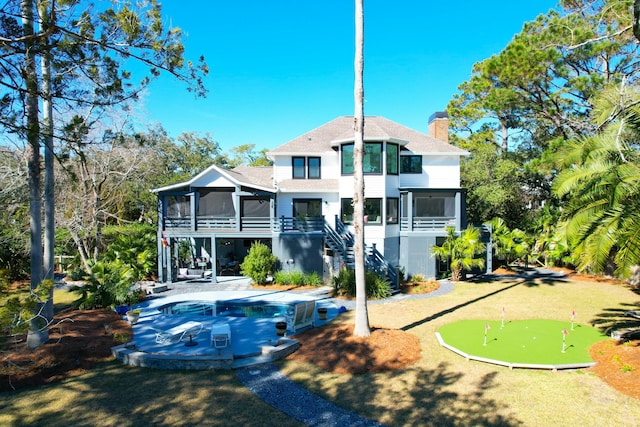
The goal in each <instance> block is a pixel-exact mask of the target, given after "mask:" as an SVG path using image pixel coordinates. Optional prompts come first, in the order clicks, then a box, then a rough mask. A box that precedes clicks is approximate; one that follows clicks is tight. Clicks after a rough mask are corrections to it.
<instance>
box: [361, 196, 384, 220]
mask: <svg viewBox="0 0 640 427" xmlns="http://www.w3.org/2000/svg"><path fill="white" fill-rule="evenodd" d="M364 222H365V223H366V224H382V199H365V201H364Z"/></svg>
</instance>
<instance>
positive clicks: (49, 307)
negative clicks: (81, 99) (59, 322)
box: [38, 3, 55, 322]
mask: <svg viewBox="0 0 640 427" xmlns="http://www.w3.org/2000/svg"><path fill="white" fill-rule="evenodd" d="M38 11H39V14H40V19H41V31H42V32H43V33H46V32H47V29H48V28H46V27H47V26H48V25H50V24H51V22H49V19H51V17H50V16H48V12H47V8H46V5H43V4H42V3H41V4H40V7H39V9H38ZM41 59H42V63H41V69H42V99H43V102H42V116H43V117H42V118H43V127H44V134H43V139H44V146H45V151H44V259H43V272H44V279H45V280H53V270H54V266H55V263H54V244H55V206H54V174H53V104H52V102H51V94H52V87H51V55H50V53H49V51H48V49H45V50H44V51H43V53H42V55H41ZM43 314H44V315H45V317H46V318H47V320H48V321H49V322H51V321H52V320H53V287H52V288H51V292H50V293H49V299H48V300H47V303H46V304H45V308H44V313H43Z"/></svg>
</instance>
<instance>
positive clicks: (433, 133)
mask: <svg viewBox="0 0 640 427" xmlns="http://www.w3.org/2000/svg"><path fill="white" fill-rule="evenodd" d="M428 129H429V131H428V133H427V134H428V135H429V136H430V137H433V138H436V139H439V140H440V141H444V142H449V116H448V115H447V113H446V111H438V112H436V113H433V114H432V115H431V117H429V128H428Z"/></svg>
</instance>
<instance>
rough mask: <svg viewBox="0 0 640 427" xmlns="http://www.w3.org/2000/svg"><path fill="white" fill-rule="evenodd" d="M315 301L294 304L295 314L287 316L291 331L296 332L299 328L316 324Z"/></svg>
mask: <svg viewBox="0 0 640 427" xmlns="http://www.w3.org/2000/svg"><path fill="white" fill-rule="evenodd" d="M315 309H316V302H315V301H305V302H299V303H297V304H296V305H295V306H294V310H293V316H290V317H289V318H287V323H288V326H289V329H290V330H291V332H294V333H295V332H296V330H298V329H302V328H306V327H307V326H311V327H313V326H314V320H315Z"/></svg>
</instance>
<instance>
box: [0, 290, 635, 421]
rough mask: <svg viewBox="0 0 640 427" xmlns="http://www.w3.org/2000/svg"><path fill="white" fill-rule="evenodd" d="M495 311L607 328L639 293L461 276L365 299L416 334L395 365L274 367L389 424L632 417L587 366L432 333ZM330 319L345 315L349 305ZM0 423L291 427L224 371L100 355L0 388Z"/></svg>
mask: <svg viewBox="0 0 640 427" xmlns="http://www.w3.org/2000/svg"><path fill="white" fill-rule="evenodd" d="M501 307H506V308H507V313H508V316H509V319H510V320H511V319H532V318H536V319H550V320H556V321H560V322H566V321H567V313H571V311H572V310H574V309H575V310H576V312H577V315H576V324H580V325H590V324H594V325H595V326H596V328H597V329H598V330H599V331H602V332H607V331H608V330H609V329H610V328H612V327H615V326H616V325H619V324H620V323H622V322H625V321H628V318H625V316H624V311H626V310H634V309H635V310H638V309H640V296H639V295H638V294H636V293H634V292H633V291H631V290H630V289H628V288H626V287H622V286H614V285H607V284H599V283H570V282H563V281H536V282H530V283H514V282H500V281H497V282H490V283H461V284H458V285H456V289H455V290H454V291H453V292H452V293H450V294H447V295H443V296H440V297H436V298H429V299H423V300H411V301H403V302H397V303H392V304H377V305H369V316H370V319H371V323H372V325H376V326H385V327H393V328H404V329H406V330H407V331H409V332H411V333H413V334H415V335H416V336H417V337H418V338H419V340H420V342H421V344H422V359H421V360H420V361H418V362H417V363H416V364H414V365H412V366H409V367H407V368H406V369H403V370H398V371H393V372H378V373H371V374H362V375H338V374H333V373H328V372H324V371H322V370H320V369H318V368H317V367H315V366H313V365H310V364H306V363H302V362H297V361H284V362H282V363H281V364H280V366H281V368H282V370H283V371H284V372H285V373H286V374H287V375H289V376H290V377H291V378H292V379H294V380H295V381H297V382H298V383H300V384H302V385H303V386H305V387H307V388H308V389H310V390H311V391H313V392H315V393H317V394H318V395H320V396H323V397H325V398H327V399H328V400H330V401H333V402H334V403H336V404H337V405H340V406H342V407H345V408H347V409H350V410H352V411H354V412H356V413H358V414H360V415H362V416H366V417H368V418H371V419H374V420H377V421H379V422H382V423H385V424H387V425H390V426H409V425H412V426H413V425H420V426H441V425H456V426H471V425H492V426H498V425H499V426H543V427H544V426H559V425H562V426H573V425H580V426H598V427H600V426H616V427H618V426H637V425H638V420H640V402H638V401H637V400H635V399H632V398H630V397H627V396H625V395H622V394H621V393H619V392H617V391H616V390H613V389H612V388H610V387H609V386H608V385H607V384H605V383H604V382H602V381H601V380H600V379H599V378H598V377H596V376H595V375H592V374H591V373H589V371H588V370H569V371H559V372H552V371H546V370H528V369H515V370H509V369H508V368H505V367H500V366H496V365H490V364H486V363H479V362H473V361H467V360H465V359H464V358H462V357H460V356H458V355H457V354H455V353H453V352H452V351H450V350H447V349H445V348H443V347H441V346H440V345H439V344H438V341H437V339H436V336H435V332H436V331H438V330H441V329H442V328H443V327H444V326H445V325H449V324H453V323H455V322H458V321H461V320H478V321H479V322H481V324H483V323H484V322H485V320H484V319H496V315H495V313H500V309H501ZM498 316H499V314H498ZM498 318H499V317H498ZM338 321H344V322H352V321H353V312H349V313H346V314H345V315H342V317H341V318H339V320H338ZM491 328H492V329H491V331H495V329H496V328H499V326H491ZM482 333H483V331H481V332H480V337H482ZM570 336H571V335H569V336H568V337H567V339H569V337H570ZM639 386H640V385H639ZM0 425H2V426H23V425H24V426H27V425H29V426H37V425H47V426H63V425H64V426H70V425H74V426H76V425H81V426H85V425H86V426H101V425H104V426H107V425H109V426H111V425H121V426H140V425H158V426H162V425H176V426H187V425H214V426H217V425H219V426H223V425H247V426H249V425H252V426H253V425H256V426H258V425H259V426H269V425H273V426H276V425H278V426H296V425H300V424H299V423H297V422H296V421H295V420H293V419H291V418H290V417H288V416H286V415H283V414H282V413H280V412H278V411H277V410H275V409H273V408H272V407H270V406H268V405H266V404H265V403H263V402H262V401H260V400H259V399H257V398H256V397H255V396H253V395H252V394H251V393H250V392H249V391H248V390H247V389H246V388H244V387H243V386H242V384H241V383H240V382H239V381H238V379H237V378H236V377H235V375H234V373H233V372H232V371H223V372H211V371H202V372H184V371H183V372H172V371H159V370H151V369H142V368H132V367H128V366H123V365H120V364H118V363H115V362H111V363H107V364H103V365H100V366H99V367H98V368H96V369H94V370H91V371H90V372H87V373H86V374H83V375H80V376H77V377H74V378H71V379H69V380H66V381H63V382H61V383H57V384H52V385H49V386H45V387H39V388H36V389H32V390H23V391H20V392H14V393H3V394H1V395H0Z"/></svg>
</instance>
